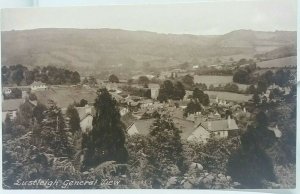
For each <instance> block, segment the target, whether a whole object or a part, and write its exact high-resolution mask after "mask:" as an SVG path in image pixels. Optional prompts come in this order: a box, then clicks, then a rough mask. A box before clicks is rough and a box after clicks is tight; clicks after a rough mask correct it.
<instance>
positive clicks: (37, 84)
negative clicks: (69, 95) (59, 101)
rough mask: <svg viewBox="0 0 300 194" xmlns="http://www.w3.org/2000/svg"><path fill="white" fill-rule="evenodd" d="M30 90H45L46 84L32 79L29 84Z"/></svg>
mask: <svg viewBox="0 0 300 194" xmlns="http://www.w3.org/2000/svg"><path fill="white" fill-rule="evenodd" d="M30 88H31V90H33V91H35V90H45V89H47V86H46V84H44V83H43V82H41V81H34V82H33V83H32V84H31V85H30Z"/></svg>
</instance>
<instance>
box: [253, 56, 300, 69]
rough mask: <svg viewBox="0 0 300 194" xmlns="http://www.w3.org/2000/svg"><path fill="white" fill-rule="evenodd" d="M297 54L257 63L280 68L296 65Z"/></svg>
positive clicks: (263, 66) (266, 66)
mask: <svg viewBox="0 0 300 194" xmlns="http://www.w3.org/2000/svg"><path fill="white" fill-rule="evenodd" d="M296 66H297V56H291V57H284V58H278V59H273V60H268V61H262V62H259V63H257V67H260V68H280V67H296Z"/></svg>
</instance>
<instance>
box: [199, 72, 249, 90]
mask: <svg viewBox="0 0 300 194" xmlns="http://www.w3.org/2000/svg"><path fill="white" fill-rule="evenodd" d="M194 82H195V83H204V84H206V86H207V87H209V86H210V85H214V86H219V84H221V85H225V84H228V83H233V82H232V76H231V75H230V76H216V75H195V76H194ZM235 84H236V85H237V86H238V87H239V89H240V90H246V89H247V88H248V86H249V85H246V84H237V83H235Z"/></svg>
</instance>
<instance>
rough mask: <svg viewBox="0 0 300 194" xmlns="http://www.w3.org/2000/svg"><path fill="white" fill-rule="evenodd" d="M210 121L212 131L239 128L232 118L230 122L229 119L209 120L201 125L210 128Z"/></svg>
mask: <svg viewBox="0 0 300 194" xmlns="http://www.w3.org/2000/svg"><path fill="white" fill-rule="evenodd" d="M209 123H211V130H210V131H228V130H236V129H239V128H238V126H237V124H236V122H235V120H234V119H230V122H228V119H223V120H216V121H207V122H203V123H202V124H201V125H202V126H203V127H204V128H205V129H207V130H209V128H208V124H209Z"/></svg>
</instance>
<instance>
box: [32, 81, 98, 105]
mask: <svg viewBox="0 0 300 194" xmlns="http://www.w3.org/2000/svg"><path fill="white" fill-rule="evenodd" d="M34 93H35V94H36V96H37V98H38V101H40V102H41V103H43V104H45V105H47V104H48V100H53V101H54V102H56V104H57V105H58V106H59V107H61V108H66V107H68V106H69V105H70V104H73V103H74V102H79V101H80V100H81V99H85V100H87V101H88V102H89V103H93V102H94V100H95V98H96V92H95V91H93V90H91V89H87V88H84V87H71V86H64V87H51V88H48V89H47V90H44V91H35V92H34Z"/></svg>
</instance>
